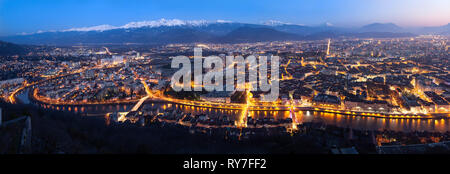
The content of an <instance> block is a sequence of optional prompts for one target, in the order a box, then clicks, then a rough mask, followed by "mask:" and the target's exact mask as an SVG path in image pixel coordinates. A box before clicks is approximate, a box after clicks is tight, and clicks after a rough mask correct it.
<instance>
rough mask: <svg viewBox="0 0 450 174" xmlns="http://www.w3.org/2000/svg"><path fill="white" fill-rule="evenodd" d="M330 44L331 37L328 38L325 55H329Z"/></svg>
mask: <svg viewBox="0 0 450 174" xmlns="http://www.w3.org/2000/svg"><path fill="white" fill-rule="evenodd" d="M330 44H331V39H328V46H327V57H328V56H329V55H330Z"/></svg>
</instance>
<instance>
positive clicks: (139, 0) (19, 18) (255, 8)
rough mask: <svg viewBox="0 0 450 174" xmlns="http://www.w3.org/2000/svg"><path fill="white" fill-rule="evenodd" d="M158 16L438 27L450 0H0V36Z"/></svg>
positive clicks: (448, 14) (448, 13)
mask: <svg viewBox="0 0 450 174" xmlns="http://www.w3.org/2000/svg"><path fill="white" fill-rule="evenodd" d="M160 18H165V19H181V20H200V19H204V20H210V21H215V20H218V19H222V20H230V21H236V22H248V23H261V22H264V21H268V20H278V21H283V22H289V23H296V24H305V25H319V24H323V23H325V22H330V23H332V24H334V25H337V26H361V25H365V24H369V23H373V22H393V23H396V24H398V25H400V26H405V27H410V26H437V25H445V24H447V23H449V22H450V0H270V1H269V0H221V1H219V0H189V1H188V0H145V1H144V0H33V1H31V0H0V35H11V34H17V33H21V32H36V31H38V30H44V31H47V30H62V29H68V28H74V27H87V26H95V25H101V24H110V25H114V26H120V25H124V24H126V23H128V22H132V21H143V20H158V19H160Z"/></svg>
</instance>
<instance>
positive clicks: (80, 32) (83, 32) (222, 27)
mask: <svg viewBox="0 0 450 174" xmlns="http://www.w3.org/2000/svg"><path fill="white" fill-rule="evenodd" d="M419 32H437V33H439V34H441V33H446V32H447V33H449V27H448V25H447V27H445V26H442V27H435V28H427V29H425V28H424V29H423V30H422V29H421V30H420V31H410V30H405V29H403V28H401V27H399V26H397V25H395V24H393V23H386V24H382V23H374V24H369V25H366V26H363V27H361V28H342V27H335V26H333V25H331V24H328V23H327V24H326V25H320V26H304V25H297V24H290V23H283V22H279V21H270V22H269V23H265V24H248V23H238V22H230V21H223V20H218V21H215V22H208V21H204V20H197V21H182V20H177V19H172V20H166V19H161V20H158V21H142V22H131V23H128V24H126V25H123V26H119V27H115V26H110V25H99V26H93V27H82V28H72V29H67V30H62V31H49V32H37V33H32V34H24V35H15V36H6V37H0V40H4V41H7V42H12V43H18V44H36V45H79V44H124V43H139V44H169V43H195V42H203V43H242V42H263V41H285V40H316V39H326V38H338V37H361V38H377V37H388V38H389V37H412V36H415V34H413V33H419Z"/></svg>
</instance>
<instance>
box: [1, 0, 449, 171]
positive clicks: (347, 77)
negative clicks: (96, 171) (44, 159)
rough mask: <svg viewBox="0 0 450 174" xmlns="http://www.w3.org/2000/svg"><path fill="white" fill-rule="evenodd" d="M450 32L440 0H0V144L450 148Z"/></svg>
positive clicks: (157, 148) (119, 150)
mask: <svg viewBox="0 0 450 174" xmlns="http://www.w3.org/2000/svg"><path fill="white" fill-rule="evenodd" d="M449 39H450V1H448V0H428V1H426V0H395V1H389V0H367V1H358V0H341V1H332V0H316V1H308V0H297V1H294V0H286V1H282V2H277V1H268V0H259V1H256V0H245V1H237V0H236V1H235V0H228V1H203V0H190V1H182V0H166V1H156V0H155V1H152V0H149V1H143V0H135V1H125V0H93V1H76V0H61V1H56V0H36V1H26V0H0V62H1V63H0V154H160V155H161V154H181V155H189V154H222V155H224V154H247V155H249V154H250V155H251V154H265V155H271V154H291V155H293V154H449V153H450V66H449V65H450V54H449V53H450V50H449V48H450V44H449ZM0 156H1V155H0ZM326 157H327V156H324V158H326ZM180 160H182V161H181V163H183V164H181V163H180V164H179V165H178V164H174V166H175V165H177V167H180V168H208V169H211V171H214V170H215V168H220V167H222V168H227V167H228V168H230V164H231V167H234V168H266V167H270V166H267V164H265V163H266V160H267V162H268V164H269V163H270V162H271V161H270V156H268V157H267V158H265V159H254V161H252V160H249V161H248V162H249V163H248V165H250V166H245V165H244V166H240V165H239V164H238V163H236V166H233V165H232V164H233V162H231V163H230V161H228V164H226V163H225V162H226V161H223V162H224V163H223V164H220V161H219V163H214V162H212V161H210V162H211V163H206V162H205V163H201V162H203V161H201V162H199V161H195V158H194V160H192V158H189V156H183V158H182V159H180ZM229 160H230V159H229ZM235 160H238V159H235ZM231 161H232V160H231ZM184 162H185V163H186V164H184ZM197 162H199V163H198V164H197ZM202 164H203V165H202ZM220 165H222V166H220ZM252 165H253V166H252Z"/></svg>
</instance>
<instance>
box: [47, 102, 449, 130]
mask: <svg viewBox="0 0 450 174" xmlns="http://www.w3.org/2000/svg"><path fill="white" fill-rule="evenodd" d="M40 106H41V107H43V108H47V109H55V110H60V111H68V112H74V113H80V114H81V115H87V116H103V115H104V114H106V113H109V112H127V111H129V110H130V109H131V108H132V107H133V104H111V105H92V106H51V105H40ZM143 108H144V109H150V110H156V109H159V111H160V112H163V111H164V110H173V109H176V110H181V111H183V112H185V113H192V114H207V115H210V116H214V115H216V116H223V115H227V116H229V117H230V119H234V120H235V119H237V118H238V116H239V115H240V114H241V111H240V110H228V109H213V108H203V107H195V106H186V105H179V104H167V103H166V104H164V103H145V104H144V105H143ZM250 116H251V117H253V118H257V119H262V118H273V119H275V120H278V119H286V118H289V111H250ZM295 116H296V117H295V119H296V121H297V123H307V122H315V123H324V124H327V125H328V124H329V125H336V126H339V127H345V128H346V127H351V128H353V129H360V130H380V131H381V130H384V129H386V130H392V131H405V132H408V131H434V132H446V131H450V126H449V121H450V120H447V119H439V120H431V119H386V118H374V117H360V116H351V115H340V114H335V113H324V112H316V111H296V112H295Z"/></svg>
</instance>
